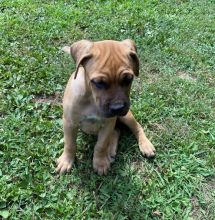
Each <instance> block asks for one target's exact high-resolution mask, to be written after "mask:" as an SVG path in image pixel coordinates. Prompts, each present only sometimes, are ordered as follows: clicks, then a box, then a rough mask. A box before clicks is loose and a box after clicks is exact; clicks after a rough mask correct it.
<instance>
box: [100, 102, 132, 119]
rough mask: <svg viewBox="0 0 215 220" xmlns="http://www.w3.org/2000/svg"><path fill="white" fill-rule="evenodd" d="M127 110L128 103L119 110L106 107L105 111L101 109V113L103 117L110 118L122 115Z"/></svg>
mask: <svg viewBox="0 0 215 220" xmlns="http://www.w3.org/2000/svg"><path fill="white" fill-rule="evenodd" d="M128 111H129V105H128V106H126V107H124V108H123V109H120V110H111V109H108V110H107V111H103V112H102V115H103V116H104V117H105V118H112V117H123V116H125V115H126V114H127V113H128Z"/></svg>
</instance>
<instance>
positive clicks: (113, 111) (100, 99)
mask: <svg viewBox="0 0 215 220" xmlns="http://www.w3.org/2000/svg"><path fill="white" fill-rule="evenodd" d="M63 50H64V51H65V52H68V53H70V54H71V55H72V57H73V59H74V61H75V62H76V71H75V75H74V77H75V78H76V76H77V74H78V68H79V67H80V66H83V67H84V69H85V73H86V79H87V83H88V85H89V88H91V91H92V95H93V97H94V100H95V103H96V105H97V107H98V109H99V110H100V112H101V113H102V115H103V116H104V117H113V116H124V115H125V114H126V113H127V112H128V110H129V107H130V100H129V94H130V88H131V83H132V81H133V78H134V76H138V74H139V59H138V57H137V53H136V46H135V44H134V42H133V41H131V40H129V39H127V40H124V41H112V40H106V41H98V42H91V41H88V40H81V41H78V42H76V43H74V44H72V46H71V47H68V46H66V47H64V48H63Z"/></svg>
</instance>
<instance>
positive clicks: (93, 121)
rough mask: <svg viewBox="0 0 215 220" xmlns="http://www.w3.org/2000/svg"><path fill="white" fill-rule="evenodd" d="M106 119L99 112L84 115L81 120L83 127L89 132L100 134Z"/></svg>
mask: <svg viewBox="0 0 215 220" xmlns="http://www.w3.org/2000/svg"><path fill="white" fill-rule="evenodd" d="M103 124H104V120H103V119H102V118H101V117H99V116H98V115H97V114H90V115H83V116H82V118H81V121H80V127H81V129H82V130H83V131H84V132H85V133H87V134H98V132H99V130H100V129H101V128H102V127H103Z"/></svg>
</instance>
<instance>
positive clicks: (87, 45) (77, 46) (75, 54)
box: [62, 40, 93, 78]
mask: <svg viewBox="0 0 215 220" xmlns="http://www.w3.org/2000/svg"><path fill="white" fill-rule="evenodd" d="M92 45H93V43H92V42H91V41H88V40H81V41H78V42H75V43H74V44H72V46H71V47H69V46H65V47H63V48H62V50H63V51H64V52H66V53H69V54H70V55H71V56H72V58H73V59H74V61H75V63H76V70H75V76H74V78H76V76H77V74H78V69H79V67H80V65H83V64H84V62H85V61H87V60H88V59H89V58H91V57H92V53H90V49H91V47H92Z"/></svg>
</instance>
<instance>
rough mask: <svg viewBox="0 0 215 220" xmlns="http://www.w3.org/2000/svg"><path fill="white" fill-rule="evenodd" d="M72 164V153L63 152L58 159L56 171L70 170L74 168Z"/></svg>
mask: <svg viewBox="0 0 215 220" xmlns="http://www.w3.org/2000/svg"><path fill="white" fill-rule="evenodd" d="M72 164H73V158H72V157H71V155H68V154H66V153H63V154H62V155H61V156H60V157H59V158H58V160H57V168H56V172H57V173H60V174H62V173H65V172H69V171H70V170H71V169H72Z"/></svg>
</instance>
